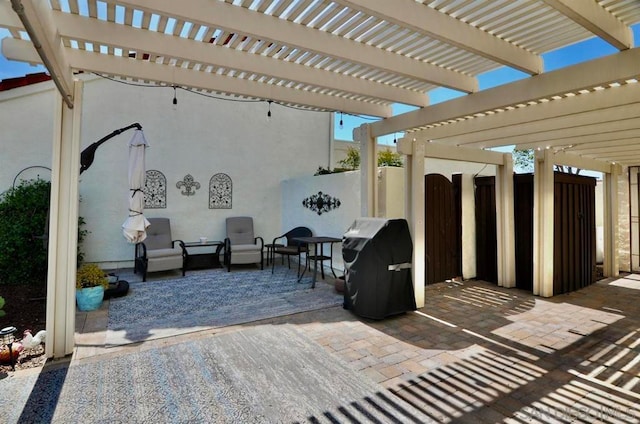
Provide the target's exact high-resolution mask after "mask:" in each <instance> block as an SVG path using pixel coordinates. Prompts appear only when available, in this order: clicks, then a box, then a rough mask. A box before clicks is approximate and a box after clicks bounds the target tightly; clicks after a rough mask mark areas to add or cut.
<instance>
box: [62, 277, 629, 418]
mask: <svg viewBox="0 0 640 424" xmlns="http://www.w3.org/2000/svg"><path fill="white" fill-rule="evenodd" d="M425 292H426V296H425V298H426V305H425V307H424V308H421V309H420V310H418V311H415V312H410V313H406V314H403V315H400V316H396V317H393V318H388V319H385V320H381V321H373V320H367V319H362V318H359V317H357V316H355V315H354V314H353V313H352V312H351V311H347V310H344V309H343V308H341V307H334V308H328V309H324V310H318V311H313V312H307V313H301V314H296V315H290V316H285V317H279V318H276V319H271V320H267V321H262V322H260V324H261V325H263V324H265V322H273V323H288V324H292V325H295V326H296V328H297V329H298V330H300V331H302V332H303V333H304V334H305V335H306V336H307V337H309V338H311V339H312V340H314V341H315V342H316V343H317V344H318V345H319V346H320V347H321V348H322V349H324V350H326V352H328V353H330V354H331V355H335V357H336V358H340V360H342V361H345V362H346V363H347V364H348V366H349V367H351V368H352V369H353V370H355V371H357V372H358V373H359V374H361V375H362V376H363V378H369V379H372V380H374V381H375V382H377V383H379V384H380V385H381V386H382V387H384V388H386V389H388V390H389V391H390V393H391V394H393V395H395V396H398V397H400V398H402V399H404V400H405V401H408V402H409V403H410V404H412V405H413V406H415V407H416V408H419V409H420V410H421V411H423V412H424V413H425V414H426V415H428V416H429V417H432V418H433V420H434V421H435V422H470V423H480V422H482V423H484V422H486V423H497V422H509V423H531V422H543V423H552V422H611V423H617V422H640V406H638V405H640V276H638V275H627V276H625V277H621V278H619V279H608V280H602V281H600V282H598V283H596V284H593V285H592V286H590V287H587V288H585V289H582V290H580V291H577V292H574V293H571V294H566V295H560V296H556V297H553V298H550V299H545V298H540V297H536V296H533V295H531V294H530V293H527V292H524V291H521V290H518V289H504V288H501V287H497V286H496V285H495V284H490V283H486V282H483V281H465V282H452V283H439V284H435V285H431V286H428V287H426V288H425ZM107 320H108V304H107V302H105V305H103V306H102V308H101V309H100V310H98V311H95V312H89V313H78V315H77V334H76V349H75V353H74V355H73V359H72V361H74V362H77V363H90V362H92V361H100V360H102V359H104V358H108V357H113V356H119V355H126V354H128V353H131V352H138V351H142V350H144V349H149V348H153V347H158V346H166V345H173V344H179V343H183V342H185V341H186V340H189V341H193V339H194V337H198V338H207V337H216V336H217V335H219V334H221V333H227V332H232V331H244V330H245V329H247V328H250V327H252V325H251V324H247V325H238V326H232V327H226V328H223V329H216V330H211V331H202V332H199V333H192V334H189V335H185V336H177V337H171V338H166V339H161V340H153V341H149V342H145V343H141V344H135V345H128V346H123V347H118V348H109V349H105V347H104V340H105V329H106V326H107ZM194 334H195V336H194Z"/></svg>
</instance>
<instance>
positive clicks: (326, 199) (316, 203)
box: [302, 191, 340, 215]
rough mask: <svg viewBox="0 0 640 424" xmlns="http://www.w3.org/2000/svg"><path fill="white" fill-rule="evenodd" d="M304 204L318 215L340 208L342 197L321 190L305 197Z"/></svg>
mask: <svg viewBox="0 0 640 424" xmlns="http://www.w3.org/2000/svg"><path fill="white" fill-rule="evenodd" d="M302 206H304V207H305V208H307V209H311V210H312V211H313V212H316V213H317V214H318V215H322V214H323V213H327V212H330V211H332V210H334V209H338V208H339V207H340V199H337V198H335V197H331V196H329V195H328V194H326V193H323V192H321V191H319V192H318V194H312V195H311V196H309V197H307V198H306V199H304V200H303V201H302Z"/></svg>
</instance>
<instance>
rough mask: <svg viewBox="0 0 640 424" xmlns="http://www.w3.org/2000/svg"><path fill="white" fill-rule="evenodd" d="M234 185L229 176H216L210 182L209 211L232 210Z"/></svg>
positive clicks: (221, 174) (220, 174)
mask: <svg viewBox="0 0 640 424" xmlns="http://www.w3.org/2000/svg"><path fill="white" fill-rule="evenodd" d="M232 200H233V183H232V181H231V177H230V176H228V175H227V174H223V173H219V174H214V176H213V177H211V179H210V180H209V209H231V204H232Z"/></svg>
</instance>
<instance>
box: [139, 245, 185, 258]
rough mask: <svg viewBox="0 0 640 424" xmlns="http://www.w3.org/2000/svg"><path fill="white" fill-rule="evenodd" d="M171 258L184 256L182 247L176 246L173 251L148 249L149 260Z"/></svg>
mask: <svg viewBox="0 0 640 424" xmlns="http://www.w3.org/2000/svg"><path fill="white" fill-rule="evenodd" d="M169 256H182V248H181V247H180V246H176V247H174V248H173V249H154V250H148V249H147V258H149V259H155V258H166V257H169Z"/></svg>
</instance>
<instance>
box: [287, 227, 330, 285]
mask: <svg viewBox="0 0 640 424" xmlns="http://www.w3.org/2000/svg"><path fill="white" fill-rule="evenodd" d="M293 240H295V241H298V242H301V243H306V244H308V245H311V244H312V245H313V254H309V253H307V255H308V256H307V259H308V260H312V261H313V278H312V279H311V288H315V287H316V280H317V276H318V262H320V266H322V262H323V261H329V266H330V267H331V272H332V273H333V276H334V277H335V278H338V277H337V275H336V272H335V271H334V269H333V244H334V243H340V242H342V239H341V238H336V237H327V236H312V237H295V238H293ZM325 244H328V245H329V246H330V253H329V255H325V254H324V245H325ZM318 246H319V249H318ZM309 252H311V249H309ZM307 263H308V261H305V264H304V269H303V270H302V273H301V274H300V276H299V277H298V282H300V280H302V277H303V276H304V273H305V272H306V271H307ZM321 271H322V278H324V268H322V270H321Z"/></svg>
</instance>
